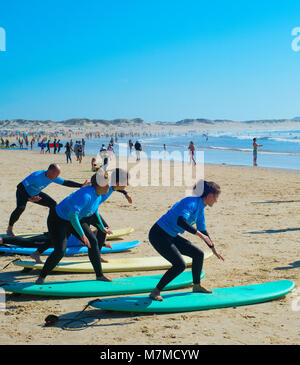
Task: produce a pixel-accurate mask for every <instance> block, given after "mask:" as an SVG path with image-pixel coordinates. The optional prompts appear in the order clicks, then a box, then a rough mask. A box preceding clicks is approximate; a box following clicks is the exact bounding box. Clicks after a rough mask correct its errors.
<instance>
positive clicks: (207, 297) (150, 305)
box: [91, 280, 294, 313]
mask: <svg viewBox="0 0 300 365" xmlns="http://www.w3.org/2000/svg"><path fill="white" fill-rule="evenodd" d="M293 288H294V283H293V282H292V281H290V280H279V281H274V282H270V283H263V284H256V285H247V286H238V287H230V288H220V289H213V293H212V294H202V293H193V292H192V291H189V292H176V293H168V294H163V295H162V297H163V301H162V302H159V301H155V300H151V299H150V298H149V296H145V295H142V296H141V295H138V296H129V297H117V298H107V299H99V300H98V301H96V302H94V303H91V305H92V306H93V307H95V308H99V309H103V310H111V311H125V312H156V313H160V312H165V313H172V312H189V311H200V310H208V309H216V308H226V307H235V306H242V305H249V304H255V303H261V302H266V301H269V300H274V299H277V298H280V297H282V296H284V295H286V294H288V293H289V292H290V291H291V290H292V289H293Z"/></svg>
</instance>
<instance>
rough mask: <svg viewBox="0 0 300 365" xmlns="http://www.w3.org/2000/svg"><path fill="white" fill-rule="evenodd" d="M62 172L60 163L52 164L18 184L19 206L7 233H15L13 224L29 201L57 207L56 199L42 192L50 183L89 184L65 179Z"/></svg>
mask: <svg viewBox="0 0 300 365" xmlns="http://www.w3.org/2000/svg"><path fill="white" fill-rule="evenodd" d="M60 172H61V168H60V166H59V165H58V164H51V165H50V166H49V167H48V169H47V170H41V171H36V172H33V173H32V174H30V175H29V176H27V177H26V178H25V179H24V180H23V181H21V182H20V183H19V184H18V186H17V191H16V197H17V207H16V209H15V210H14V211H13V212H12V214H11V216H10V218H9V224H8V227H7V231H6V233H7V235H9V236H13V235H14V234H13V226H14V224H15V223H16V222H17V221H18V220H19V218H20V216H21V214H22V213H23V212H24V210H25V208H26V204H27V202H28V201H30V202H32V203H36V204H39V205H42V206H44V207H48V208H50V209H52V208H55V206H56V201H55V200H53V199H52V198H51V197H50V196H49V195H47V194H45V193H43V192H42V190H43V189H45V188H46V187H47V186H48V185H49V184H51V183H53V182H54V183H56V184H59V185H63V186H68V187H70V188H81V187H84V186H86V185H88V184H89V182H88V181H87V180H86V181H85V182H84V183H83V184H80V183H77V182H75V181H70V180H64V179H62V178H61V177H59V175H60Z"/></svg>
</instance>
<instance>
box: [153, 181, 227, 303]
mask: <svg viewBox="0 0 300 365" xmlns="http://www.w3.org/2000/svg"><path fill="white" fill-rule="evenodd" d="M220 193H221V189H220V186H219V185H218V184H216V183H214V182H211V181H203V180H200V181H198V182H197V184H195V186H194V188H193V196H189V197H186V198H184V199H182V200H181V201H179V202H177V203H176V204H175V205H173V207H172V208H171V209H170V210H169V211H168V212H167V213H166V214H164V215H163V216H162V217H161V218H160V219H159V220H158V221H157V222H156V223H155V224H154V225H153V227H152V228H151V229H150V232H149V241H150V243H151V244H152V246H153V247H154V249H155V250H156V251H157V252H158V253H159V254H160V255H162V256H163V257H164V258H165V259H166V260H168V261H169V262H170V263H171V264H172V267H171V268H170V269H169V270H168V271H167V272H166V273H165V274H164V275H163V277H162V278H161V280H160V281H159V283H158V284H157V286H156V288H155V289H154V290H153V291H152V292H151V293H150V298H151V299H153V300H158V301H162V300H163V298H162V297H161V296H160V292H161V291H162V290H163V289H164V287H165V286H166V285H167V284H169V283H170V282H171V281H172V280H173V279H175V278H176V277H177V276H178V275H179V274H180V273H181V272H183V271H184V270H185V268H186V265H185V262H184V260H183V258H182V255H185V256H189V257H192V259H193V261H192V275H193V292H200V293H207V294H209V293H212V291H211V290H207V289H205V288H204V287H202V286H201V284H200V279H201V271H202V266H203V260H204V253H203V252H202V251H201V250H200V249H199V248H198V247H196V246H194V245H193V244H192V243H191V242H190V241H188V240H187V239H185V238H183V237H181V236H180V235H179V233H184V232H185V231H187V232H189V233H191V234H194V235H196V236H198V237H199V238H201V239H202V240H203V241H204V242H205V243H206V244H207V245H208V247H210V248H211V250H212V251H213V253H214V255H215V256H216V257H217V258H218V259H221V260H223V261H224V259H223V257H222V256H221V255H220V254H219V253H217V251H216V249H215V247H214V244H213V243H212V241H211V238H210V236H209V234H208V233H207V231H206V225H205V216H204V208H205V207H206V206H209V207H212V206H213V205H214V204H215V203H216V202H217V201H218V197H219V195H220ZM194 223H196V227H197V228H195V227H193V225H192V224H194Z"/></svg>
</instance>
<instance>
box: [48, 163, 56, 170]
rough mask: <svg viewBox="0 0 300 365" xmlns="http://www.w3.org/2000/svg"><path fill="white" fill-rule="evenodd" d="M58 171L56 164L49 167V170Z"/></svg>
mask: <svg viewBox="0 0 300 365" xmlns="http://www.w3.org/2000/svg"><path fill="white" fill-rule="evenodd" d="M56 169H57V164H56V163H52V164H51V165H49V167H48V170H56Z"/></svg>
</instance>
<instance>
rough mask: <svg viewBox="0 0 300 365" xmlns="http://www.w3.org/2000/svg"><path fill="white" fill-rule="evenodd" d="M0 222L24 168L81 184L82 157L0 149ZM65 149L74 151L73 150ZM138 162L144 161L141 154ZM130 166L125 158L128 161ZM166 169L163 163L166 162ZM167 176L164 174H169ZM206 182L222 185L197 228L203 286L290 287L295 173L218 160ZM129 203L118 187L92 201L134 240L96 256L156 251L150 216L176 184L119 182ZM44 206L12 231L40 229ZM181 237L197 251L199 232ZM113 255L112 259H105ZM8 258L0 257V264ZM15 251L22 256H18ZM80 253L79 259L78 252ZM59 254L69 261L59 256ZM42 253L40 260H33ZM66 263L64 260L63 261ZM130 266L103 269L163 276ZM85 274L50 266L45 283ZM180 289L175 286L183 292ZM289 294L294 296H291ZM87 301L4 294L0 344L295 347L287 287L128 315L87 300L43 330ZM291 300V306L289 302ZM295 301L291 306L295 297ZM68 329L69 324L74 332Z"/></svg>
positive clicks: (30, 209) (295, 274) (6, 274)
mask: <svg viewBox="0 0 300 365" xmlns="http://www.w3.org/2000/svg"><path fill="white" fill-rule="evenodd" d="M0 155H1V159H0V166H1V171H2V177H1V181H0V200H1V226H0V232H1V233H5V232H6V228H7V224H8V219H9V216H10V214H11V212H12V211H13V210H14V208H15V205H16V200H15V191H16V186H17V184H18V183H19V182H20V181H21V180H23V179H24V178H25V177H26V176H27V175H29V174H30V173H32V172H33V171H37V170H42V169H46V168H47V167H48V165H49V164H50V163H53V162H57V163H59V164H60V166H61V168H62V173H61V177H63V178H65V179H68V180H74V181H77V182H84V181H85V180H86V179H90V177H91V175H92V173H91V172H88V171H87V170H89V169H90V159H91V157H90V156H86V157H84V159H83V162H82V164H79V163H78V162H76V161H75V159H73V160H74V161H73V164H66V161H65V155H64V154H63V153H62V154H57V155H53V154H50V155H41V154H40V153H39V152H32V151H5V150H1V151H0ZM73 156H74V155H73ZM141 163H144V161H142V162H141ZM131 165H132V166H133V165H135V163H134V162H132V164H131ZM172 166H173V165H172ZM172 176H173V175H172ZM204 177H205V179H206V180H213V181H215V182H217V183H218V184H219V185H220V186H221V189H222V193H221V195H220V198H219V201H218V203H217V204H215V206H214V207H212V208H207V209H206V224H207V230H208V232H209V233H210V235H211V237H212V239H213V241H214V242H215V245H216V247H217V248H218V251H219V252H220V253H221V254H222V256H223V257H224V258H225V261H224V262H222V261H220V260H218V259H217V258H216V257H215V256H212V257H210V258H208V259H207V260H205V262H204V271H205V273H206V276H205V278H204V280H203V284H204V285H205V286H206V287H208V288H212V289H213V288H220V287H231V286H238V285H247V284H257V283H263V282H269V281H273V280H280V279H289V280H292V281H294V283H295V287H296V289H297V287H298V286H299V285H300V275H299V270H300V259H299V244H300V225H299V217H300V171H292V170H285V169H270V168H260V167H257V168H253V167H244V166H243V167H242V166H228V165H205V168H204ZM72 190H73V189H70V188H67V187H63V186H59V185H56V184H51V185H49V186H48V187H47V188H46V189H45V192H46V193H48V194H49V195H50V196H51V197H53V198H54V199H55V200H56V201H57V202H59V201H61V200H62V199H63V198H64V197H66V196H67V195H68V194H70V193H71V192H72ZM127 191H128V192H129V194H130V195H131V197H132V199H133V203H132V205H130V204H128V202H127V200H126V199H124V197H123V196H122V195H121V194H117V193H115V194H113V195H112V196H111V198H110V199H109V200H108V201H107V202H105V203H104V204H103V205H101V207H100V210H101V214H102V215H103V217H104V218H105V220H106V221H107V222H109V224H110V227H111V228H112V230H113V229H114V228H115V229H117V228H123V227H127V226H131V227H133V228H134V232H133V233H131V234H130V236H127V237H125V238H124V240H127V239H128V238H129V239H130V240H135V239H137V240H140V242H141V243H140V245H139V246H137V247H136V248H134V249H133V250H131V251H130V252H125V253H119V254H108V255H105V258H106V259H109V258H112V257H117V255H118V257H134V256H136V257H145V260H146V257H147V256H156V255H158V254H157V253H156V251H155V250H154V249H153V248H152V246H151V245H150V243H149V241H148V232H149V229H150V228H151V226H152V225H153V224H154V223H155V221H156V220H157V219H158V218H159V217H160V216H161V215H162V214H163V213H165V212H166V211H167V210H168V209H169V208H170V207H171V206H172V205H173V204H174V203H175V202H177V201H178V200H180V199H182V198H183V197H184V196H185V191H186V187H184V186H171V187H166V186H137V187H132V186H129V187H128V189H127ZM47 215H48V209H47V208H44V207H39V206H38V205H35V204H31V203H28V205H27V208H26V210H25V212H24V213H23V215H22V216H21V218H20V220H19V221H18V222H17V223H16V225H15V228H14V231H15V233H32V232H36V233H38V232H44V231H46V230H47V226H46V219H47ZM184 236H185V237H187V238H188V239H190V240H191V241H192V242H193V243H195V244H198V245H199V247H201V248H203V249H206V246H205V245H204V243H203V242H202V241H200V239H198V240H197V239H196V237H194V236H192V235H191V234H188V233H185V234H184ZM114 255H115V256H114ZM15 258H16V256H8V255H6V254H2V255H0V268H3V267H4V266H5V265H6V264H8V263H9V262H10V261H12V260H13V259H15ZM23 258H26V257H25V256H24V257H23ZM82 258H83V259H86V258H87V256H83V257H82ZM68 259H69V258H68ZM43 260H45V257H43ZM69 260H70V259H69ZM163 272H164V270H163V271H155V272H134V273H120V274H109V276H111V277H112V278H114V277H122V276H137V275H152V274H156V273H157V274H159V273H163ZM37 275H38V272H37V271H32V272H30V273H29V274H25V273H22V272H21V270H20V268H19V267H17V266H14V265H13V264H10V265H9V266H8V267H7V268H5V269H4V270H2V271H1V272H0V280H1V281H4V282H9V281H13V280H18V281H22V282H26V281H28V282H29V281H35V280H36V278H37ZM81 279H91V280H92V279H94V275H93V274H61V273H60V274H58V273H53V274H52V275H51V276H49V277H48V280H81ZM189 290H191V289H190V288H185V289H181V291H189ZM299 295H300V294H299V293H298V297H299ZM92 299H93V298H56V297H53V298H50V297H37V296H25V295H14V294H7V296H6V310H5V311H0V326H1V332H0V343H1V344H2V345H21V344H30V345H37V344H38V345H44V344H52V345H76V344H81V345H212V344H220V345H241V344H250V345H278V344H288V345H291V344H299V343H300V341H299V338H300V324H299V313H300V308H299V310H298V311H297V310H293V309H292V303H293V302H294V303H295V301H296V300H297V296H295V295H293V294H289V295H287V296H286V297H284V298H281V299H279V300H275V301H271V302H266V303H262V304H257V305H251V306H243V307H236V308H226V309H217V310H210V311H198V312H189V313H174V314H161V315H158V314H148V315H147V314H136V313H127V314H126V313H120V312H102V311H100V310H96V309H94V308H92V307H89V308H88V309H87V310H86V311H85V312H84V313H83V314H82V316H81V317H79V318H83V319H84V321H85V322H86V324H87V326H85V324H84V323H83V322H78V321H77V322H74V323H73V324H72V327H73V328H72V329H73V330H72V331H67V330H63V328H62V325H63V323H61V322H58V323H57V324H56V325H54V326H53V327H44V326H43V325H44V320H45V317H46V316H47V315H49V314H55V315H58V316H61V318H73V317H75V316H76V315H77V314H78V313H79V312H80V311H81V310H82V309H83V308H84V307H85V305H86V304H87V303H88V301H89V300H92ZM294 307H295V306H294ZM298 307H299V304H298ZM74 329H76V330H74Z"/></svg>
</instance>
